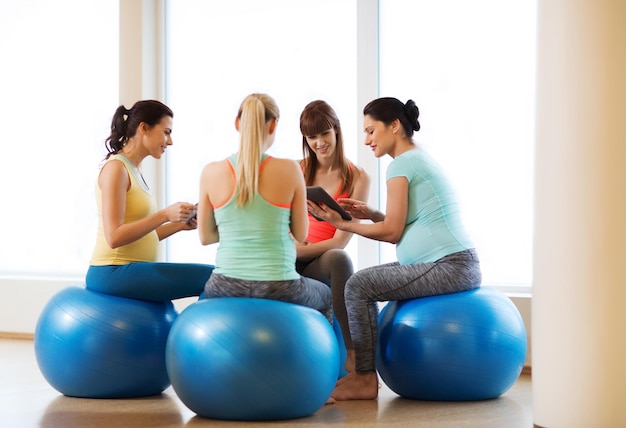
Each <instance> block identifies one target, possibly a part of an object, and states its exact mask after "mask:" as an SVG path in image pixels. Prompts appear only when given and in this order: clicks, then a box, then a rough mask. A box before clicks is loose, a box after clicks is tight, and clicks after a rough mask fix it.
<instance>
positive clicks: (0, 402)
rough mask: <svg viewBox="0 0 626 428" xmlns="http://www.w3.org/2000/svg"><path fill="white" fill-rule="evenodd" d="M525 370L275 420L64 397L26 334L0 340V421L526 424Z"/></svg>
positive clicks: (166, 427)
mask: <svg viewBox="0 0 626 428" xmlns="http://www.w3.org/2000/svg"><path fill="white" fill-rule="evenodd" d="M531 393H532V387H531V379H530V375H528V374H522V376H520V378H519V379H518V381H517V382H516V383H515V385H513V387H512V388H511V389H509V390H508V391H507V392H506V393H505V394H503V395H502V396H501V397H499V398H497V399H494V400H486V401H476V402H427V401H416V400H407V399H403V398H400V397H398V396H397V395H396V394H395V393H393V392H392V391H391V390H389V389H388V388H387V387H385V386H384V385H383V387H382V389H381V392H380V396H379V398H378V400H375V401H352V402H342V403H337V404H333V405H328V406H324V407H323V408H322V409H320V410H319V411H317V412H316V413H315V414H314V415H312V416H310V417H307V418H302V419H296V420H288V421H277V422H257V423H251V422H244V423H241V422H230V421H216V420H211V419H204V418H200V417H198V416H196V415H195V414H194V413H193V412H192V411H191V410H189V409H188V408H187V407H185V405H184V404H183V403H182V402H181V401H180V400H179V399H178V397H177V396H176V394H175V392H174V391H173V389H172V388H169V389H167V390H165V392H164V393H163V394H161V395H159V396H154V397H148V398H141V399H123V400H121V399H120V400H103V399H97V400H96V399H85V398H70V397H65V396H63V395H61V394H60V393H58V392H57V391H55V390H54V389H53V388H52V387H50V386H49V385H48V384H47V383H46V381H45V379H44V378H43V376H42V375H41V373H40V372H39V369H38V367H37V363H36V361H35V355H34V351H33V342H32V341H29V340H0V427H3V428H4V427H6V428H22V427H26V428H34V427H44V428H52V427H54V428H95V427H102V428H126V427H149V428H156V427H158V428H174V427H209V426H210V427H243V426H246V427H248V426H258V427H266V426H288V427H326V426H341V427H350V426H354V427H357V426H358V427H364V428H366V427H376V426H393V427H429V428H442V427H446V428H447V427H450V428H451V427H454V428H463V427H480V428H491V427H493V428H503V427H506V428H529V427H532V426H533V421H532V397H531Z"/></svg>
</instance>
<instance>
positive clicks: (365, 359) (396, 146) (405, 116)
mask: <svg viewBox="0 0 626 428" xmlns="http://www.w3.org/2000/svg"><path fill="white" fill-rule="evenodd" d="M363 114H364V130H365V134H366V137H365V144H366V145H367V146H369V147H370V148H371V149H372V151H373V152H374V155H375V156H376V157H382V156H384V155H389V156H391V157H392V158H393V161H392V162H391V163H390V164H389V167H388V168H387V173H386V180H387V209H386V211H387V212H386V214H383V213H382V212H380V211H378V210H376V209H374V208H371V207H369V206H367V204H365V203H363V202H361V201H358V200H354V199H340V200H339V201H338V202H339V203H340V204H341V205H342V207H343V208H344V209H346V210H347V211H348V212H350V214H351V215H352V216H353V217H356V218H359V219H365V220H371V221H372V223H356V222H351V221H345V220H343V219H342V218H341V216H340V215H339V214H337V213H336V212H335V211H333V210H331V209H324V207H319V206H317V205H315V204H312V203H309V211H310V212H311V213H312V214H313V215H315V216H318V217H320V218H323V219H324V220H326V221H328V222H330V223H332V224H333V225H335V226H336V227H337V228H338V229H341V230H345V231H348V232H352V233H356V234H359V235H361V236H364V237H367V238H370V239H375V240H378V241H385V242H391V243H394V244H396V256H397V259H398V261H397V262H393V263H387V264H383V265H380V266H373V267H370V268H366V269H363V270H360V271H358V272H356V273H355V274H354V275H352V276H351V277H350V279H349V280H348V282H347V283H346V291H345V301H346V308H347V312H348V323H349V326H350V334H351V336H352V341H353V343H354V348H355V358H356V365H355V372H353V373H350V374H348V375H347V376H345V377H344V378H342V379H340V380H339V381H338V382H337V385H336V386H335V390H334V391H333V393H332V395H331V396H332V397H333V398H334V399H336V400H368V399H375V398H376V397H377V396H378V375H377V373H376V364H375V356H376V337H377V334H378V325H377V317H378V305H377V302H383V301H390V300H407V299H415V298H419V297H426V296H433V295H439V294H448V293H456V292H461V291H466V290H471V289H474V288H477V287H479V286H480V283H481V279H482V277H481V272H480V264H479V261H478V256H477V254H476V251H475V250H474V245H473V243H472V241H471V240H470V238H469V236H468V234H467V232H466V231H465V228H464V226H463V223H462V221H461V216H460V213H459V207H458V204H457V202H456V200H455V196H454V193H453V191H452V189H451V187H450V185H449V184H448V181H447V179H446V177H445V176H444V174H443V172H442V170H441V168H440V167H439V166H438V165H437V163H436V162H435V161H434V160H433V158H432V157H430V155H428V153H426V152H425V151H424V150H423V149H422V148H420V147H419V146H418V145H417V144H416V143H415V142H414V141H413V139H412V137H413V133H414V132H415V131H418V130H419V129H420V124H419V120H418V117H419V110H418V108H417V106H416V105H415V103H414V102H413V101H412V100H409V101H407V102H406V104H405V103H403V102H401V101H400V100H398V99H396V98H379V99H376V100H374V101H371V102H370V103H369V104H367V106H365V108H364V109H363Z"/></svg>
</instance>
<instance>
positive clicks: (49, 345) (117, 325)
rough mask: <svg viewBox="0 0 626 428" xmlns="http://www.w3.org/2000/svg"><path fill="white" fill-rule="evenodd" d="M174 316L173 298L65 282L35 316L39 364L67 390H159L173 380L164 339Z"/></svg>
mask: <svg viewBox="0 0 626 428" xmlns="http://www.w3.org/2000/svg"><path fill="white" fill-rule="evenodd" d="M176 316H177V312H176V310H175V309H174V305H173V304H172V302H164V303H161V302H148V301H142V300H134V299H126V298H123V297H116V296H110V295H107V294H101V293H97V292H94V291H90V290H87V289H85V288H79V287H69V288H66V289H64V290H62V291H61V292H59V293H57V294H56V295H54V296H53V297H52V298H51V299H50V301H49V302H48V303H47V304H46V306H45V307H44V309H43V311H42V313H41V314H40V316H39V319H38V321H37V326H36V328H35V339H34V345H35V356H36V359H37V364H38V365H39V369H40V370H41V373H42V374H43V376H44V378H45V379H46V380H47V381H48V383H50V385H51V386H52V387H53V388H55V389H56V390H57V391H59V392H61V393H62V394H64V395H67V396H72V397H86V398H125V397H141V396H148V395H154V394H160V393H161V392H163V390H165V389H166V388H167V387H169V385H170V382H169V378H168V376H167V368H166V366H165V345H166V343H167V336H168V333H169V331H170V328H171V326H172V324H173V323H174V320H175V319H176Z"/></svg>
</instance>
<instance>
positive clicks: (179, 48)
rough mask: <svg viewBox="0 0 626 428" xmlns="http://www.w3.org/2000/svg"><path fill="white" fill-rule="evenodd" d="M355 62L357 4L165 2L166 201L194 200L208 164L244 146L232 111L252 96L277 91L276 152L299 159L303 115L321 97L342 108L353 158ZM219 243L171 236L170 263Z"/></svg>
mask: <svg viewBox="0 0 626 428" xmlns="http://www.w3.org/2000/svg"><path fill="white" fill-rule="evenodd" d="M355 64H356V0H320V1H315V2H300V1H292V0H268V1H263V2H259V1H257V0H234V1H229V2H219V3H217V2H207V1H204V0H185V1H181V0H172V1H168V2H167V3H166V101H167V103H168V104H169V105H170V106H171V107H172V109H173V110H174V132H173V139H174V146H173V147H172V148H171V149H168V153H167V170H168V174H167V180H166V181H167V197H168V200H169V201H170V202H174V201H177V200H187V201H194V202H195V201H196V200H197V198H198V183H199V175H200V171H201V169H202V167H203V166H204V165H205V164H206V163H208V162H210V161H216V160H220V159H223V158H225V157H226V156H228V155H230V154H232V153H235V152H236V151H237V150H238V144H239V134H238V133H237V132H236V130H235V126H234V122H235V116H236V114H237V110H238V108H239V104H240V103H241V101H242V100H243V99H244V97H245V96H246V95H248V94H250V93H252V92H263V93H267V94H269V95H271V96H272V97H274V99H275V100H276V102H277V103H278V106H279V108H280V110H281V117H280V121H279V125H278V130H277V136H276V142H275V143H274V146H273V147H272V148H271V153H272V154H273V155H276V156H279V157H287V158H292V159H300V158H301V157H302V136H301V134H300V130H299V117H300V113H301V111H302V109H303V108H304V106H305V105H306V104H307V103H308V102H310V101H313V100H315V99H323V100H326V101H327V102H328V103H330V104H331V105H332V106H333V107H334V108H335V110H336V111H337V114H338V115H339V117H340V120H341V122H342V128H343V130H344V133H345V138H346V140H347V143H348V144H347V145H348V147H347V149H348V156H349V157H350V158H351V159H353V160H355V161H356V157H355V156H356V155H355V153H356V144H357V142H359V141H361V135H355V132H354V130H355V129H356V126H357V125H356V120H357V118H356V115H355V106H354V99H355V97H356V79H355V76H356V66H355ZM355 243H356V239H353V240H352V242H351V244H350V245H352V246H353V245H355ZM215 249H216V245H212V246H209V247H205V248H202V247H201V246H200V244H199V239H198V236H197V234H192V233H185V234H177V235H176V236H174V237H172V238H170V239H168V259H169V260H171V261H198V262H205V263H206V262H212V261H214V260H215V256H214V253H215ZM351 252H352V254H354V255H356V251H354V250H352V251H351Z"/></svg>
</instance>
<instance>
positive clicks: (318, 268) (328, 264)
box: [296, 249, 354, 349]
mask: <svg viewBox="0 0 626 428" xmlns="http://www.w3.org/2000/svg"><path fill="white" fill-rule="evenodd" d="M296 268H297V270H298V272H299V273H300V274H301V275H303V276H306V277H309V278H313V279H317V280H318V281H322V282H323V283H324V284H326V285H328V286H330V289H331V293H332V301H333V312H334V314H335V318H337V322H338V323H339V326H340V327H341V334H342V335H343V341H344V343H345V346H346V349H354V345H353V344H352V338H351V336H350V328H349V327H348V312H347V311H346V300H345V298H344V290H345V288H346V281H348V278H350V276H351V275H352V273H354V268H353V267H352V260H351V259H350V256H349V255H348V253H346V252H345V251H344V250H340V249H332V250H328V251H326V252H324V253H323V254H322V255H320V256H319V257H317V258H315V259H313V260H312V261H310V262H308V263H305V262H300V261H299V262H297V263H296Z"/></svg>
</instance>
